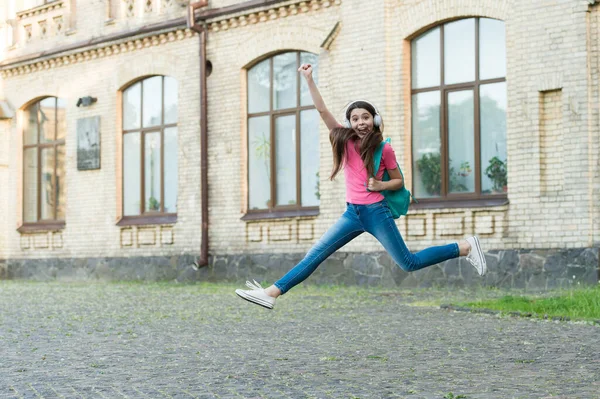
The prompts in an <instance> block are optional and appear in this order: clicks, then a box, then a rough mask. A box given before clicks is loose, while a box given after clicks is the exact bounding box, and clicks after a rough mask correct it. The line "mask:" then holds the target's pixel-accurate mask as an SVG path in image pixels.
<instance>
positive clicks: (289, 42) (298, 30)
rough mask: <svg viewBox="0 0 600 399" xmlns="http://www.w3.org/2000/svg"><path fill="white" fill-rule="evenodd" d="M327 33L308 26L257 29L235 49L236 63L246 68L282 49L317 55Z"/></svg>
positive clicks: (241, 67)
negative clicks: (250, 44)
mask: <svg viewBox="0 0 600 399" xmlns="http://www.w3.org/2000/svg"><path fill="white" fill-rule="evenodd" d="M328 33H329V32H328V31H327V30H324V29H317V28H314V27H310V26H295V27H272V28H270V29H265V30H261V31H258V32H257V33H256V34H254V35H252V36H249V37H248V38H247V40H245V41H244V42H243V43H240V45H239V46H238V48H237V49H236V54H237V65H238V66H239V68H240V69H248V68H249V67H250V66H252V65H253V64H255V63H256V61H257V60H259V59H262V58H265V56H267V55H269V54H275V53H278V52H282V51H293V50H298V51H306V52H309V53H313V54H317V55H318V54H319V52H320V50H321V48H320V45H321V43H323V41H324V40H325V39H326V38H327V34H328ZM249 42H251V43H252V44H253V45H252V46H248V45H247V44H246V43H249Z"/></svg>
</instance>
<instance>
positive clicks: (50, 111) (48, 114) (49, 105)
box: [38, 97, 56, 143]
mask: <svg viewBox="0 0 600 399" xmlns="http://www.w3.org/2000/svg"><path fill="white" fill-rule="evenodd" d="M38 121H39V123H40V142H41V143H48V142H51V141H54V140H56V98H55V97H49V98H45V99H43V100H42V101H40V108H39V112H38Z"/></svg>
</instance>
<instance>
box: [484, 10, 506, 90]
mask: <svg viewBox="0 0 600 399" xmlns="http://www.w3.org/2000/svg"><path fill="white" fill-rule="evenodd" d="M504 76H506V35H505V31H504V22H503V21H498V20H496V19H488V18H481V19H480V20H479V79H493V78H502V77H504Z"/></svg>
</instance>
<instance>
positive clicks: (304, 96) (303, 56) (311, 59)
mask: <svg viewBox="0 0 600 399" xmlns="http://www.w3.org/2000/svg"><path fill="white" fill-rule="evenodd" d="M318 60H319V57H317V55H316V54H312V53H300V65H302V64H311V65H312V68H313V73H312V76H313V80H314V81H315V83H316V84H317V85H318V84H319V62H318ZM296 70H297V69H296ZM296 74H298V72H296ZM300 105H302V106H305V105H313V101H312V97H311V96H310V91H309V90H308V85H307V84H306V79H304V78H303V77H300Z"/></svg>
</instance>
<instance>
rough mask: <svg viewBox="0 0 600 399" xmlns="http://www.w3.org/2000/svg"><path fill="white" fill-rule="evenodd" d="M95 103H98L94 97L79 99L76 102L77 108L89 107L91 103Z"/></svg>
mask: <svg viewBox="0 0 600 399" xmlns="http://www.w3.org/2000/svg"><path fill="white" fill-rule="evenodd" d="M96 101H98V99H97V98H96V97H90V96H87V97H81V98H80V99H79V100H77V106H78V107H79V106H82V107H89V106H90V105H92V104H93V103H95V102H96Z"/></svg>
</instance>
